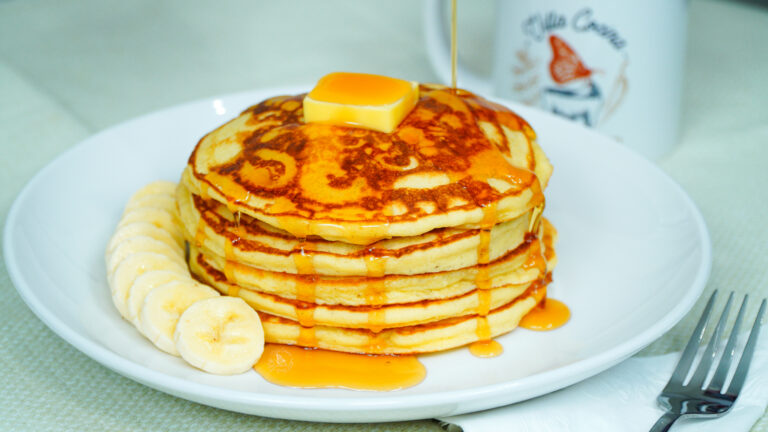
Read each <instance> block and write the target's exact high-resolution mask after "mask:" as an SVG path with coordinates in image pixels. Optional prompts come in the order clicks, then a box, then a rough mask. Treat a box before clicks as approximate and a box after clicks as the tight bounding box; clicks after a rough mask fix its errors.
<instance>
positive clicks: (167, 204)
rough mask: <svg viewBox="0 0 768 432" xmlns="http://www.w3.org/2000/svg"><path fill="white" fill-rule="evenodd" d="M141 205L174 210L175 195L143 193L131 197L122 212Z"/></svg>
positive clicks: (169, 210)
mask: <svg viewBox="0 0 768 432" xmlns="http://www.w3.org/2000/svg"><path fill="white" fill-rule="evenodd" d="M142 207H154V208H161V209H163V210H165V211H168V212H176V197H175V196H173V195H165V194H162V195H143V196H140V197H138V198H131V200H130V201H128V204H126V205H125V210H124V211H123V213H128V212H129V211H131V210H135V209H138V208H142Z"/></svg>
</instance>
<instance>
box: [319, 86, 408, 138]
mask: <svg viewBox="0 0 768 432" xmlns="http://www.w3.org/2000/svg"><path fill="white" fill-rule="evenodd" d="M418 98H419V85H418V83H417V82H415V81H405V80H401V79H397V78H390V77H386V76H381V75H372V74H362V73H351V72H334V73H331V74H328V75H326V76H324V77H323V78H321V79H320V81H318V82H317V85H316V86H315V88H314V89H312V91H311V92H310V93H309V94H308V95H307V96H306V97H305V98H304V120H305V121H306V122H307V123H310V122H313V123H325V124H332V125H338V126H352V127H360V128H366V129H373V130H377V131H380V132H386V133H390V132H392V131H393V130H395V128H396V127H397V125H399V124H400V122H401V121H403V119H404V118H405V116H406V115H408V113H409V112H410V111H411V110H412V109H413V107H414V106H416V102H417V101H418Z"/></svg>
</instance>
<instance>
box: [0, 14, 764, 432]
mask: <svg viewBox="0 0 768 432" xmlns="http://www.w3.org/2000/svg"><path fill="white" fill-rule="evenodd" d="M459 7H460V11H461V17H460V52H461V54H462V57H463V58H464V60H465V61H467V62H469V63H470V64H472V65H473V68H475V69H477V70H478V71H480V72H487V71H488V70H489V63H490V61H489V59H490V52H489V51H488V49H477V47H489V46H490V41H491V37H492V36H491V30H490V28H491V27H493V26H492V25H488V23H493V22H494V19H493V10H492V9H493V8H492V3H491V2H485V1H483V2H475V3H469V2H466V1H460V2H459ZM420 23H421V3H420V2H416V1H409V0H398V1H391V0H390V1H386V2H385V1H378V2H377V1H372V0H367V1H355V2H353V1H346V2H345V1H323V2H318V1H309V0H304V1H290V2H266V1H255V0H238V1H234V0H232V1H230V0H225V1H221V2H203V1H189V0H186V1H185V0H174V1H156V0H140V1H116V0H114V1H113V0H110V1H102V0H79V1H68V2H62V1H55V0H0V150H1V151H0V184H1V185H2V187H0V222H3V223H4V221H5V216H6V214H7V211H8V208H9V207H10V205H11V203H12V201H13V199H14V197H15V196H16V194H17V193H18V192H19V190H20V189H21V187H22V186H23V185H24V184H25V183H26V181H27V180H29V179H30V178H31V177H32V175H34V173H35V172H36V171H37V170H38V169H40V168H41V167H42V166H43V165H45V164H46V163H47V162H49V161H50V160H52V159H53V158H54V157H55V156H56V155H58V154H59V153H61V152H62V151H64V150H66V149H67V148H69V147H71V146H73V145H75V144H76V143H77V142H79V141H80V140H82V139H83V138H85V137H87V136H89V135H90V134H92V133H94V132H96V131H99V130H101V129H104V128H107V127H110V126H112V125H114V124H117V123H119V122H122V121H124V120H127V119H129V118H132V117H134V116H137V115H139V114H142V113H145V112H147V111H152V110H155V109H158V108H161V107H165V106H169V105H174V104H178V103H180V102H185V101H189V100H194V99H198V98H201V97H208V96H213V95H218V94H222V93H228V92H234V91H241V90H246V89H251V88H256V87H262V86H271V85H283V84H293V83H307V82H312V81H313V80H315V79H316V78H317V77H319V76H321V75H323V74H324V73H326V72H329V71H332V70H355V71H363V72H375V73H381V74H389V75H396V76H402V77H407V78H409V79H415V80H419V81H435V80H437V78H436V76H435V74H434V73H433V72H432V69H431V67H430V66H429V64H428V61H427V57H426V53H425V51H424V44H423V38H422V34H421V26H420ZM766 43H768V6H760V5H755V4H752V3H751V2H747V3H742V2H725V1H704V0H700V1H692V2H691V3H690V23H689V31H688V50H687V59H686V61H687V69H686V80H685V89H684V101H683V109H684V112H683V117H682V137H681V144H680V145H679V146H678V148H677V149H676V150H675V151H674V152H673V153H671V154H670V155H669V156H667V157H665V158H664V159H662V160H661V161H660V165H661V166H662V167H663V169H664V170H665V171H667V172H668V173H669V174H670V175H671V176H672V177H673V178H675V179H676V180H677V181H678V182H680V183H681V184H682V186H683V187H684V188H685V189H686V190H687V191H688V192H689V194H690V195H691V196H692V198H693V200H694V201H695V202H696V204H697V205H698V206H699V208H700V209H701V211H702V213H703V214H704V218H705V219H706V222H707V224H708V226H709V230H710V233H711V236H712V245H713V255H714V263H713V267H712V275H711V278H710V281H709V284H708V286H707V292H710V291H711V290H713V289H716V288H717V289H720V290H735V291H737V292H752V293H759V295H760V296H765V295H766V294H767V293H768V228H767V225H766V221H768V169H766V164H767V163H768V79H766V76H768V49H766ZM706 297H708V296H707V295H706V294H705V296H704V298H706ZM755 303H756V302H755ZM753 306H755V305H753ZM701 307H702V304H701V302H699V304H697V306H696V307H695V308H694V310H693V311H692V312H691V313H690V314H689V316H688V317H687V318H686V319H685V320H683V321H682V322H681V323H680V324H679V325H678V326H676V327H675V328H674V329H673V330H672V331H670V332H669V333H668V334H666V335H665V336H664V337H662V338H661V339H660V340H658V341H657V342H655V343H654V344H653V345H651V346H650V347H649V348H647V349H646V350H645V351H643V353H641V355H647V354H654V353H661V352H667V351H670V350H675V349H679V348H680V346H681V345H682V342H683V341H684V340H685V339H686V338H687V335H688V334H689V332H690V330H691V327H692V321H694V320H695V319H696V317H697V316H698V314H699V312H700V310H701ZM749 312H750V313H751V314H752V315H753V314H754V312H755V310H754V307H753V309H751V310H750V311H749ZM0 366H1V367H0V430H3V431H5V430H35V431H45V430H55V431H60V430H77V431H82V430H101V431H113V430H114V431H132V430H212V429H214V428H216V429H218V430H265V431H269V430H274V431H283V430H297V431H302V430H306V431H310V430H311V431H316V430H317V431H346V430H357V429H361V428H363V426H362V425H335V424H313V423H302V422H292V421H283V420H273V419H266V418H260V417H251V416H246V415H241V414H236V413H231V412H227V411H223V410H218V409H214V408H209V407H206V406H201V405H197V404H195V403H191V402H187V401H184V400H181V399H177V398H174V397H172V396H168V395H165V394H163V393H160V392H157V391H155V390H152V389H149V388H148V387H144V386H142V385H139V384H136V383H134V382H133V381H130V380H128V379H125V378H123V377H121V376H119V375H117V374H115V373H112V372H111V371H109V370H107V369H105V368H104V367H102V366H100V365H99V364H97V363H96V362H94V361H91V360H90V359H89V358H87V357H86V356H85V355H83V354H81V353H80V352H78V351H77V350H75V349H74V348H72V347H71V346H69V345H68V344H67V343H66V342H64V341H63V340H61V339H59V338H58V337H57V336H56V335H54V334H53V333H52V332H51V331H50V330H48V329H47V328H46V327H45V326H44V325H43V324H42V322H40V321H39V320H38V319H37V318H36V317H35V316H34V315H33V314H32V312H30V311H29V309H27V308H26V306H25V305H24V303H23V302H22V300H21V299H20V297H19V296H18V294H16V291H15V289H14V288H13V285H12V284H11V282H10V281H9V279H8V275H7V273H6V270H5V268H4V263H1V262H0ZM364 428H365V429H366V430H371V431H378V430H381V431H384V430H388V431H389V430H394V431H438V430H440V428H439V427H438V426H437V424H436V423H434V422H431V421H418V422H404V423H395V424H379V425H365V426H364ZM617 430H620V425H617ZM753 430H755V431H768V416H763V418H762V419H761V421H760V422H758V424H757V425H756V426H755V427H754V429H753Z"/></svg>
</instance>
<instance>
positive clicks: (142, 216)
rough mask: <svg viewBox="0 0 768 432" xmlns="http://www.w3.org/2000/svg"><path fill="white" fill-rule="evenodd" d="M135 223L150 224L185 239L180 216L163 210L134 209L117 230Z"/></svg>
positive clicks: (122, 220)
mask: <svg viewBox="0 0 768 432" xmlns="http://www.w3.org/2000/svg"><path fill="white" fill-rule="evenodd" d="M133 222H149V223H151V224H152V225H154V226H156V227H158V228H160V229H163V230H166V231H168V233H169V234H170V235H171V236H172V237H174V238H177V237H184V236H183V234H182V232H181V222H179V218H178V216H177V215H175V214H174V213H172V212H169V211H167V210H163V209H161V208H156V207H139V208H136V209H133V210H131V211H129V212H127V213H126V214H124V215H123V218H122V219H121V220H120V223H119V224H117V228H118V229H120V228H122V227H124V226H125V225H128V224H130V223H133Z"/></svg>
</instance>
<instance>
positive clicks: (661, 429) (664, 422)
mask: <svg viewBox="0 0 768 432" xmlns="http://www.w3.org/2000/svg"><path fill="white" fill-rule="evenodd" d="M679 418H680V414H675V413H671V412H666V413H664V415H663V416H661V417H660V418H659V419H658V420H656V424H654V425H653V427H652V428H651V430H650V431H649V432H667V431H668V430H669V428H671V427H672V423H674V422H675V420H677V419H679Z"/></svg>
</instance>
